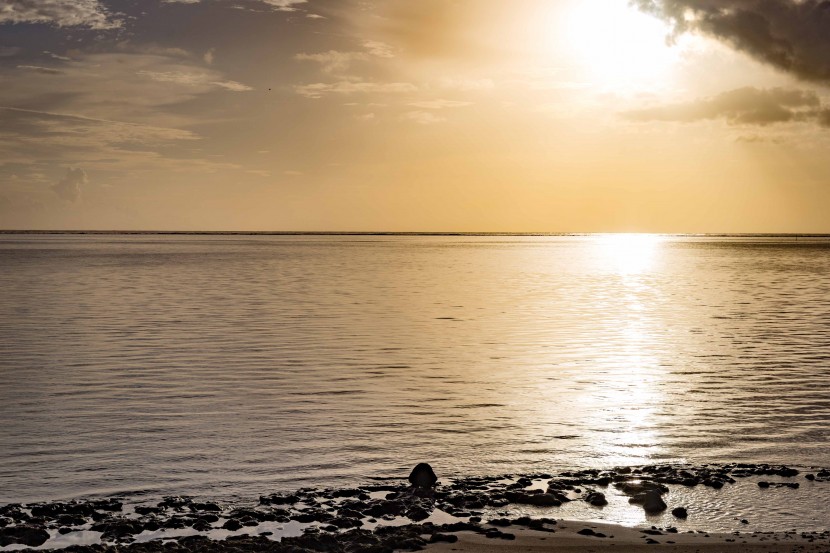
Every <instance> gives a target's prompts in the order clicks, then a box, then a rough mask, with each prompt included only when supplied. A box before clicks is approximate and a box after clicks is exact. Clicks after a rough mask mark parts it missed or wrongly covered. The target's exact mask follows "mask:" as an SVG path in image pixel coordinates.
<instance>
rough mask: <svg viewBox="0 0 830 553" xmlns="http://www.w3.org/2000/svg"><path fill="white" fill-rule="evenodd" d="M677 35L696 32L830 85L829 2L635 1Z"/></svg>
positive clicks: (811, 0) (762, 0)
mask: <svg viewBox="0 0 830 553" xmlns="http://www.w3.org/2000/svg"><path fill="white" fill-rule="evenodd" d="M633 3H634V4H635V5H637V6H638V7H639V8H640V9H642V10H644V11H646V12H648V13H652V14H654V15H657V16H658V17H661V18H663V19H665V20H667V21H669V22H670V23H671V24H672V25H673V27H674V32H675V33H677V34H679V33H683V32H687V31H697V32H700V33H703V34H706V35H709V36H712V37H714V38H716V39H718V40H721V41H723V42H726V43H728V44H730V45H731V46H732V47H734V48H736V49H737V50H740V51H742V52H745V53H747V54H749V55H750V56H752V57H753V58H755V59H756V60H759V61H761V62H764V63H767V64H769V65H772V66H773V67H776V68H778V69H781V70H783V71H786V72H788V73H790V74H792V75H794V76H796V77H798V78H800V79H805V80H809V81H820V82H828V81H830V32H828V29H829V28H830V1H828V0H633Z"/></svg>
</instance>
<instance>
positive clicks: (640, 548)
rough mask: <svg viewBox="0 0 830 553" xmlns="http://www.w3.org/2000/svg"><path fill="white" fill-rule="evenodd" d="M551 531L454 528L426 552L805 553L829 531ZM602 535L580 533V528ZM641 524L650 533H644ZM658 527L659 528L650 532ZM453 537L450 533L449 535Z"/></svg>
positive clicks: (563, 527)
mask: <svg viewBox="0 0 830 553" xmlns="http://www.w3.org/2000/svg"><path fill="white" fill-rule="evenodd" d="M552 528H553V529H554V532H541V531H537V530H530V529H524V528H521V529H520V528H513V527H510V528H508V529H502V530H504V531H505V533H507V534H508V535H509V536H513V538H512V539H503V538H488V537H486V536H485V535H482V534H479V533H473V532H459V533H456V534H453V535H454V536H457V538H458V541H456V542H454V543H446V542H444V543H433V544H430V545H428V546H427V549H426V550H427V551H429V552H430V553H444V552H458V553H499V552H502V551H511V552H516V551H538V552H544V551H556V552H557V553H591V552H603V551H605V552H608V553H611V552H613V553H654V552H671V553H718V552H723V553H795V552H798V553H809V552H827V551H830V534H828V533H805V534H800V533H780V532H779V533H733V534H714V533H712V534H708V533H677V534H673V533H666V532H660V531H658V530H652V529H650V528H627V527H623V526H617V525H613V524H599V523H591V522H579V521H562V520H560V521H558V523H557V524H556V525H555V526H553V527H552ZM586 529H588V530H591V531H592V532H595V533H598V534H601V535H604V536H606V537H596V536H591V535H582V534H579V533H578V532H580V531H582V532H585V530H586ZM643 530H646V531H648V532H652V533H645V532H643ZM654 532H660V533H654ZM450 539H452V538H450Z"/></svg>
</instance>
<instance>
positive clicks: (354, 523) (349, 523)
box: [330, 517, 363, 528]
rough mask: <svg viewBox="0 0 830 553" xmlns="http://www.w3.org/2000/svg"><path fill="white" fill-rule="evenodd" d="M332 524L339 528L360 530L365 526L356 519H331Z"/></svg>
mask: <svg viewBox="0 0 830 553" xmlns="http://www.w3.org/2000/svg"><path fill="white" fill-rule="evenodd" d="M330 522H331V524H333V525H334V526H337V527H338V528H359V527H361V526H363V523H362V522H361V521H360V520H358V519H356V518H347V517H337V518H333V519H331V521H330Z"/></svg>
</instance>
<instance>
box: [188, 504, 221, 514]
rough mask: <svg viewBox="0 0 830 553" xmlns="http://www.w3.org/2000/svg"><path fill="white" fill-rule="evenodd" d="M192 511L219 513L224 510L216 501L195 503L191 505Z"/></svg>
mask: <svg viewBox="0 0 830 553" xmlns="http://www.w3.org/2000/svg"><path fill="white" fill-rule="evenodd" d="M190 510H191V511H194V512H196V511H208V512H211V513H218V512H220V511H222V508H221V507H220V506H219V505H217V504H216V503H193V504H191V505H190Z"/></svg>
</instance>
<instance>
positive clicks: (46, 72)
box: [17, 65, 63, 75]
mask: <svg viewBox="0 0 830 553" xmlns="http://www.w3.org/2000/svg"><path fill="white" fill-rule="evenodd" d="M17 68H18V69H24V70H27V71H35V72H37V73H43V74H44V75H58V74H60V73H63V71H61V70H60V69H53V68H51V67H41V66H39V65H18V66H17Z"/></svg>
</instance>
